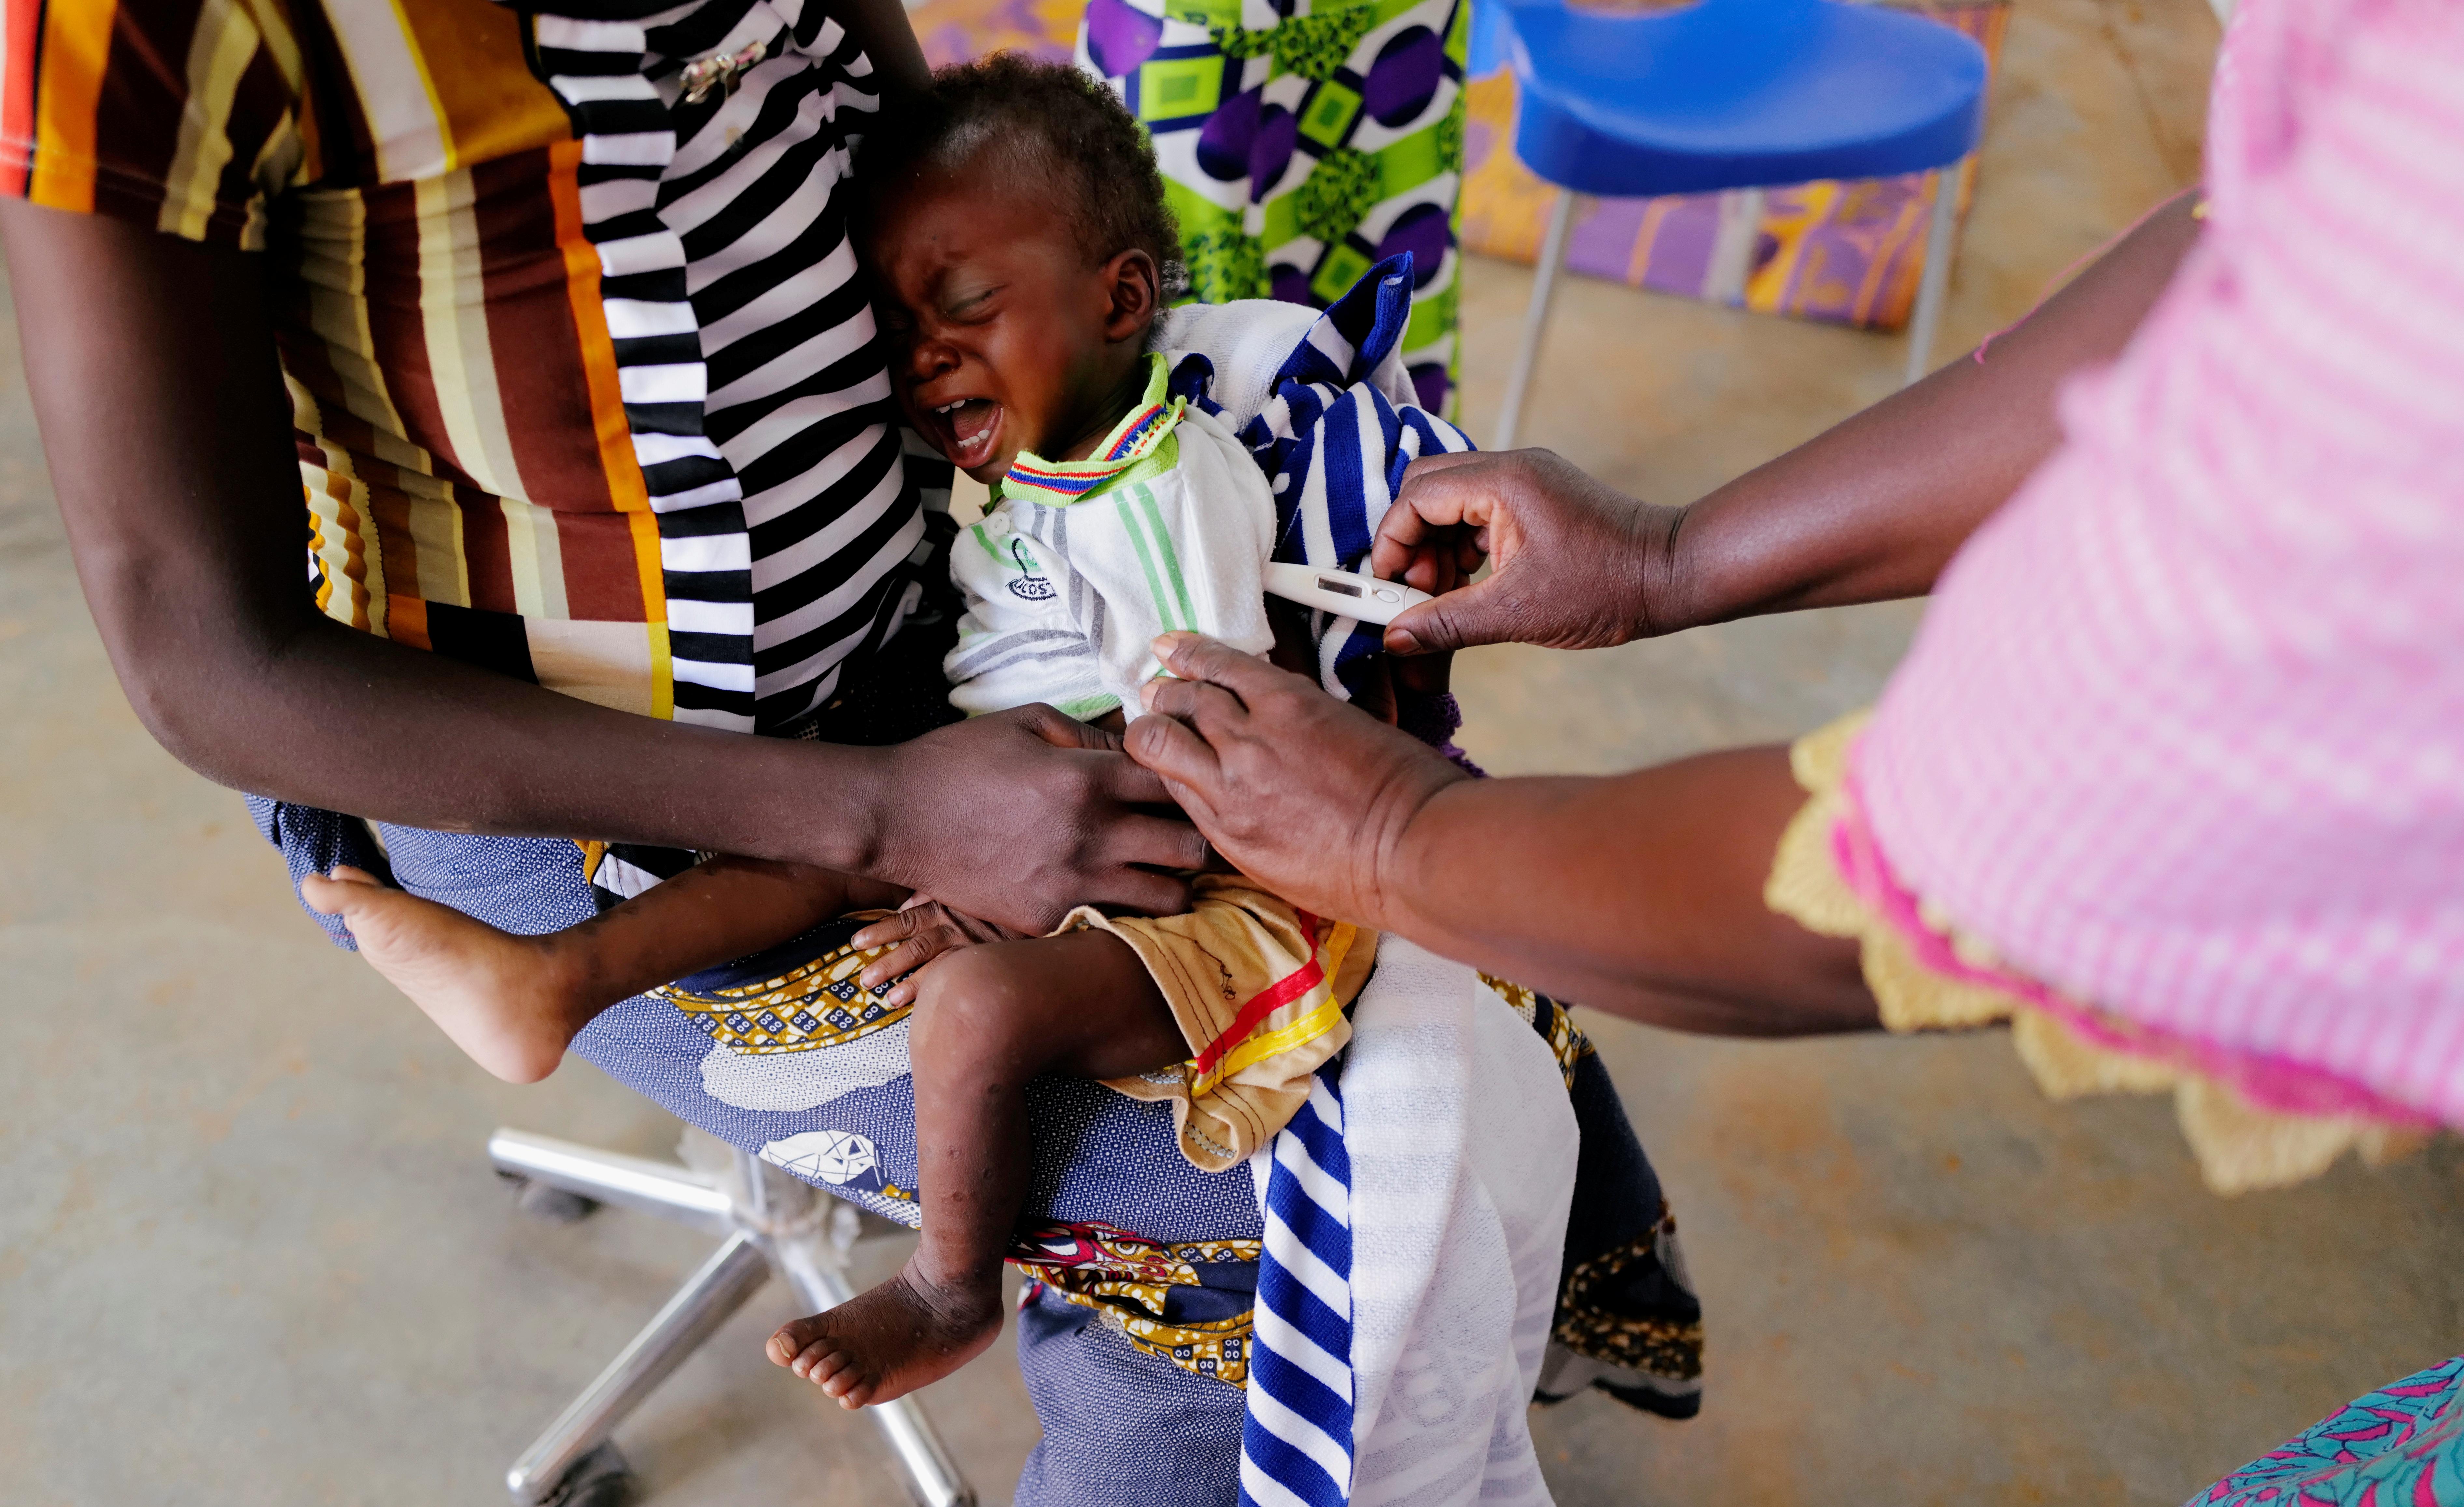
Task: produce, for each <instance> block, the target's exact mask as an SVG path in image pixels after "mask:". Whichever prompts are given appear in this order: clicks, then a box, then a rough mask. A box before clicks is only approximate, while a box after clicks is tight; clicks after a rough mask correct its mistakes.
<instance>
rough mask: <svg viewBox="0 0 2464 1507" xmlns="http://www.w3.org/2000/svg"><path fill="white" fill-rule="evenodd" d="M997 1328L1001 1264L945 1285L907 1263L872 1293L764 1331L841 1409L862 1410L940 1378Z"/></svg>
mask: <svg viewBox="0 0 2464 1507" xmlns="http://www.w3.org/2000/svg"><path fill="white" fill-rule="evenodd" d="M1000 1333H1001V1272H1000V1269H999V1268H995V1269H994V1270H993V1272H992V1273H991V1274H990V1275H988V1276H987V1277H986V1278H984V1279H983V1280H982V1281H980V1282H969V1283H959V1284H955V1285H950V1286H943V1285H939V1284H935V1283H932V1282H928V1281H927V1280H926V1279H924V1278H921V1277H919V1276H918V1275H917V1274H916V1270H915V1263H914V1262H913V1261H910V1262H908V1263H907V1265H906V1267H905V1268H904V1269H902V1270H901V1271H900V1272H899V1274H898V1275H897V1276H896V1277H893V1278H891V1279H890V1280H888V1281H886V1282H884V1283H882V1284H881V1285H880V1286H878V1287H875V1288H873V1289H872V1290H871V1291H869V1292H866V1293H860V1294H858V1295H857V1296H856V1297H854V1298H852V1299H850V1300H847V1301H846V1302H844V1303H841V1304H839V1306H837V1307H836V1308H833V1309H830V1310H829V1311H828V1312H827V1313H818V1314H815V1315H813V1316H812V1317H811V1318H809V1319H799V1320H797V1321H795V1322H793V1323H791V1324H788V1325H786V1326H784V1327H783V1328H781V1330H780V1331H779V1332H778V1333H777V1334H774V1335H772V1336H771V1337H770V1346H769V1354H770V1360H771V1363H772V1364H773V1365H783V1366H786V1367H787V1368H788V1369H790V1370H792V1371H794V1372H795V1373H796V1374H797V1375H798V1376H801V1377H803V1379H804V1380H806V1381H808V1382H811V1383H812V1384H813V1385H814V1386H816V1387H820V1388H821V1389H822V1390H823V1391H825V1392H827V1393H828V1394H829V1395H830V1396H832V1397H835V1398H837V1399H838V1403H839V1406H840V1407H842V1408H862V1407H864V1406H865V1405H867V1404H868V1403H886V1402H889V1401H890V1400H891V1398H894V1397H904V1396H906V1395H907V1394H908V1393H909V1392H912V1391H913V1390H914V1389H915V1388H917V1387H925V1386H929V1385H931V1384H932V1383H934V1382H937V1381H939V1380H940V1379H941V1378H942V1377H944V1376H947V1375H949V1374H950V1373H951V1372H952V1371H955V1370H957V1368H958V1367H959V1366H961V1365H966V1364H967V1363H968V1362H969V1361H972V1360H974V1359H975V1358H976V1357H977V1356H979V1355H981V1354H982V1353H983V1351H984V1347H985V1346H986V1345H989V1344H991V1343H993V1337H994V1336H995V1335H998V1334H1000Z"/></svg>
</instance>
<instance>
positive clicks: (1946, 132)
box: [1472, 0, 1986, 449]
mask: <svg viewBox="0 0 2464 1507" xmlns="http://www.w3.org/2000/svg"><path fill="white" fill-rule="evenodd" d="M1484 12H1485V13H1484ZM1473 14H1474V23H1473V30H1474V36H1473V41H1472V48H1473V52H1474V54H1475V62H1474V66H1475V69H1476V70H1477V68H1478V66H1479V63H1480V62H1482V61H1485V60H1486V59H1485V57H1483V56H1481V55H1484V54H1485V55H1489V56H1493V55H1495V53H1496V52H1497V51H1499V50H1500V49H1501V44H1502V50H1503V51H1504V52H1505V54H1506V55H1507V60H1508V61H1509V62H1510V63H1511V64H1512V66H1513V68H1514V78H1515V84H1516V92H1517V95H1518V97H1519V98H1518V108H1519V112H1520V118H1519V120H1518V123H1517V125H1516V128H1515V133H1514V153H1515V155H1516V156H1517V157H1519V158H1521V159H1522V160H1523V163H1524V165H1526V166H1528V167H1529V168H1530V169H1531V171H1532V172H1533V173H1535V174H1537V175H1538V176H1539V177H1541V178H1542V179H1544V180H1546V181H1547V182H1549V183H1551V184H1554V185H1556V186H1558V187H1559V188H1560V189H1561V190H1563V191H1561V192H1560V193H1559V194H1558V195H1557V203H1556V207H1554V208H1553V209H1552V210H1551V212H1550V216H1549V232H1548V236H1547V238H1546V239H1545V240H1544V241H1543V242H1542V245H1541V251H1540V266H1539V269H1538V276H1537V277H1536V278H1535V279H1534V280H1533V283H1532V288H1531V305H1530V309H1529V312H1528V313H1527V314H1526V316H1525V317H1524V326H1523V344H1522V348H1521V350H1520V352H1519V353H1518V354H1517V356H1516V358H1515V362H1514V375H1513V377H1512V378H1511V379H1510V380H1509V381H1508V382H1507V389H1506V407H1505V412H1504V414H1503V416H1502V417H1501V418H1500V420H1499V422H1498V430H1497V448H1500V449H1507V448H1512V446H1513V444H1514V438H1515V431H1516V429H1517V428H1518V427H1519V426H1520V422H1521V419H1522V414H1523V400H1524V397H1525V395H1526V394H1527V393H1528V392H1529V387H1530V382H1531V369H1532V364H1533V362H1534V361H1535V360H1537V359H1538V356H1539V351H1540V337H1541V333H1542V331H1543V330H1545V329H1546V328H1547V325H1548V321H1549V303H1550V299H1551V295H1552V294H1553V293H1554V292H1555V289H1556V281H1557V272H1558V268H1559V265H1560V264H1561V263H1562V262H1563V261H1564V259H1565V254H1566V232H1567V229H1568V227H1569V226H1570V225H1571V223H1572V221H1573V208H1574V195H1575V194H1576V193H1588V194H1601V195H1618V196H1629V195H1631V196H1641V195H1648V194H1666V193H1706V192H1710V191H1712V190H1715V189H1724V188H1762V187H1769V186H1775V185H1781V184H1797V183H1805V182H1808V181H1810V180H1813V179H1817V178H1881V177H1887V176H1890V175H1892V174H1897V173H1912V172H1924V171H1928V170H1932V171H1938V172H1939V173H1940V175H1941V176H1940V177H1939V178H1938V180H1937V182H1936V185H1935V194H1934V208H1933V224H1932V227H1931V230H1930V233H1929V234H1928V236H1927V238H1926V243H1925V277H1924V280H1923V282H1922V283H1921V285H1920V286H1919V288H1918V291H1917V306H1916V316H1915V318H1914V320H1913V321H1912V326H1911V328H1910V330H1909V336H1908V380H1909V381H1910V382H1914V381H1915V380H1916V379H1917V378H1919V377H1922V376H1924V375H1925V370H1926V365H1927V359H1928V357H1929V356H1930V354H1931V351H1932V346H1933V339H1934V332H1935V327H1936V326H1937V325H1938V324H1939V323H1940V321H1941V318H1942V302H1943V295H1944V294H1945V292H1946V291H1947V288H1948V285H1949V276H1950V247H1951V233H1952V230H1953V229H1954V228H1955V226H1956V224H1957V219H1958V214H1957V201H1958V198H1959V193H1958V181H1957V177H1956V169H1957V167H1958V166H1959V164H1961V163H1962V162H1963V161H1964V160H1965V159H1966V158H1967V157H1968V156H1969V153H1971V152H1973V151H1975V150H1976V142H1977V140H1978V138H1979V137H1981V136H1982V135H1983V134H1984V130H1985V83H1986V63H1985V50H1984V49H1983V48H1981V47H1979V46H1977V45H1976V43H1975V42H1974V41H1973V40H1971V39H1970V38H1969V37H1967V36H1964V35H1962V34H1960V33H1957V32H1954V31H1952V30H1951V29H1950V28H1948V27H1947V26H1943V25H1941V24H1939V23H1937V22H1933V21H1928V20H1926V19H1925V18H1924V17H1922V16H1914V15H1907V14H1903V13H1902V12H1899V11H1890V10H1885V9H1882V8H1881V7H1878V6H1862V5H1848V4H1841V3H1838V0H1702V3H1700V4H1698V5H1695V6H1691V7H1689V8H1687V9H1685V10H1682V11H1656V12H1645V13H1642V14H1609V13H1603V12H1599V11H1575V10H1569V9H1568V8H1567V7H1566V6H1565V5H1564V4H1563V3H1562V0H1478V3H1477V5H1476V7H1475V10H1474V12H1473ZM1738 292H1740V293H1742V290H1738Z"/></svg>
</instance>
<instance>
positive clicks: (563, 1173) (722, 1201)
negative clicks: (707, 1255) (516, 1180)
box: [488, 1130, 736, 1234]
mask: <svg viewBox="0 0 2464 1507" xmlns="http://www.w3.org/2000/svg"><path fill="white" fill-rule="evenodd" d="M488 1160H489V1161H491V1162H494V1163H495V1165H496V1170H497V1171H499V1172H502V1173H505V1174H506V1175H508V1176H511V1177H520V1178H526V1179H528V1180H529V1181H531V1182H534V1183H544V1184H546V1185H547V1186H548V1187H550V1188H561V1189H563V1190H565V1191H566V1192H569V1193H579V1194H581V1195H582V1196H583V1197H584V1198H589V1199H595V1200H597V1201H598V1202H600V1203H603V1204H615V1205H618V1206H619V1207H622V1208H626V1209H638V1210H640V1211H641V1212H644V1213H649V1214H657V1215H659V1216H660V1217H661V1218H665V1219H673V1220H675V1221H677V1222H678V1223H680V1224H688V1225H692V1226H693V1227H695V1228H696V1229H702V1230H708V1231H709V1232H710V1233H711V1234H727V1233H728V1232H729V1231H731V1230H733V1229H735V1228H736V1218H735V1215H734V1213H733V1212H732V1211H733V1209H734V1205H733V1204H731V1203H730V1202H729V1200H728V1196H727V1194H726V1192H725V1191H724V1190H721V1189H719V1188H718V1187H717V1186H716V1185H715V1184H713V1183H712V1182H711V1180H710V1179H709V1178H706V1177H703V1176H702V1175H700V1174H699V1173H697V1172H694V1171H693V1170H692V1169H691V1168H682V1167H678V1166H677V1165H676V1164H674V1163H673V1162H653V1161H651V1160H649V1158H648V1157H640V1156H627V1155H625V1154H624V1153H623V1152H621V1151H602V1150H600V1149H599V1148H598V1147H589V1146H578V1145H576V1144H575V1143H573V1142H571V1141H560V1140H558V1139H557V1138H556V1137H554V1136H547V1135H533V1134H531V1133H530V1132H529V1131H527V1130H499V1131H497V1132H496V1133H495V1135H492V1136H490V1137H488Z"/></svg>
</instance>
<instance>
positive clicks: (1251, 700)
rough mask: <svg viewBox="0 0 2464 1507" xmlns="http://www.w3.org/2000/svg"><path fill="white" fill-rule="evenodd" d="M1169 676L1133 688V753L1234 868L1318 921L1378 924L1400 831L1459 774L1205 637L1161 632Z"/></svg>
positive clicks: (1405, 738) (1158, 649) (1294, 678)
mask: <svg viewBox="0 0 2464 1507" xmlns="http://www.w3.org/2000/svg"><path fill="white" fill-rule="evenodd" d="M1155 656H1156V657H1157V658H1158V659H1160V660H1162V661H1163V663H1164V666H1165V667H1166V668H1168V669H1170V670H1171V671H1172V672H1173V674H1175V675H1176V676H1178V677H1180V678H1179V679H1177V680H1155V681H1150V682H1148V683H1147V685H1146V688H1145V689H1144V691H1143V693H1142V694H1143V699H1144V701H1145V702H1146V708H1147V710H1148V711H1149V712H1150V713H1152V715H1149V716H1144V717H1140V718H1139V719H1138V720H1137V721H1135V722H1133V723H1132V724H1130V732H1129V751H1130V756H1131V757H1133V758H1134V759H1136V760H1137V761H1138V762H1139V763H1140V764H1143V765H1145V766H1146V767H1147V768H1148V769H1150V770H1153V771H1154V772H1155V774H1157V775H1161V776H1162V778H1163V783H1164V784H1165V786H1166V787H1167V788H1169V789H1170V790H1171V792H1172V795H1173V797H1174V798H1175V799H1177V800H1178V801H1179V802H1180V805H1181V809H1182V810H1184V811H1186V812H1188V813H1189V818H1190V819H1191V820H1193V821H1195V822H1197V823H1198V829H1199V831H1200V832H1203V833H1204V834H1205V835H1206V837H1207V840H1208V841H1211V842H1213V843H1214V844H1215V846H1216V848H1217V849H1218V850H1219V851H1221V853H1222V855H1223V856H1224V857H1225V858H1227V859H1229V860H1231V861H1232V863H1234V864H1235V865H1236V866H1237V867H1239V868H1240V870H1241V871H1242V872H1243V873H1244V874H1246V875H1248V876H1249V877H1250V878H1252V879H1254V880H1256V881H1258V882H1259V883H1260V884H1262V885H1265V886H1266V887H1267V888H1269V889H1272V890H1273V891H1275V892H1276V893H1277V894H1279V895H1282V896H1283V897H1284V898H1285V899H1287V900H1289V901H1291V902H1292V903H1293V904H1294V905H1297V906H1303V907H1305V908H1307V909H1309V910H1314V911H1316V912H1318V913H1319V914H1320V915H1330V916H1340V917H1342V918H1343V919H1345V920H1347V921H1355V922H1359V923H1361V924H1363V925H1365V926H1373V927H1381V928H1383V927H1385V926H1387V925H1388V920H1387V904H1386V896H1385V885H1384V879H1383V876H1384V872H1385V867H1386V864H1387V863H1388V862H1389V861H1390V860H1391V858H1392V856H1393V854H1394V852H1395V850H1396V846H1397V843H1398V842H1399V841H1401V839H1402V836H1403V833H1404V830H1405V829H1406V828H1407V827H1409V826H1410V825H1411V822H1412V819H1413V818H1414V817H1415V816H1417V815H1418V814H1419V810H1420V808H1421V807H1422V806H1423V805H1425V804H1426V803H1427V802H1428V799H1429V797H1432V796H1434V795H1436V794H1437V793H1438V792H1439V791H1441V790H1442V789H1444V788H1445V787H1446V786H1448V785H1451V784H1454V783H1456V782H1457V781H1460V780H1463V779H1466V778H1468V777H1469V776H1467V775H1464V774H1463V771H1462V770H1460V769H1457V768H1456V767H1455V766H1454V765H1452V764H1450V763H1448V762H1447V761H1446V760H1444V759H1442V758H1441V757H1439V756H1438V755H1437V754H1436V753H1433V752H1432V751H1431V750H1430V749H1428V748H1427V747H1426V746H1425V745H1423V744H1420V743H1419V742H1416V741H1414V740H1413V738H1412V737H1411V736H1410V735H1409V734H1407V733H1403V732H1397V731H1396V730H1395V729H1393V728H1391V727H1388V726H1387V725H1385V724H1384V723H1382V722H1379V721H1377V720H1375V718H1373V717H1371V716H1370V715H1369V714H1368V713H1366V712H1363V711H1360V710H1355V709H1353V708H1352V707H1347V706H1345V705H1344V704H1343V703H1342V702H1339V701H1337V700H1335V699H1334V698H1333V697H1331V696H1330V695H1328V694H1326V693H1325V692H1324V691H1322V690H1320V689H1318V688H1317V687H1316V686H1315V685H1314V684H1312V683H1311V682H1309V681H1308V680H1305V679H1303V678H1302V677H1300V676H1298V675H1293V674H1288V673H1287V672H1285V671H1283V670H1280V669H1277V668H1275V667H1274V666H1271V665H1268V664H1266V663H1265V662H1264V661H1261V660H1257V659H1253V658H1251V657H1250V656H1249V655H1246V654H1243V653H1242V652H1241V651H1240V650H1238V649H1235V648H1231V647H1229V646H1227V645H1225V644H1219V643H1217V642H1216V641H1215V640H1213V639H1207V638H1200V637H1199V636H1198V635H1196V634H1192V633H1168V634H1165V635H1164V636H1163V637H1162V638H1159V639H1157V640H1155Z"/></svg>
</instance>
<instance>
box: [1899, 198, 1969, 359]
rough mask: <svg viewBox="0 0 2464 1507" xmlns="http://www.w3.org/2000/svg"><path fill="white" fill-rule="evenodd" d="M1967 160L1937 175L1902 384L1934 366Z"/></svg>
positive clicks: (1948, 288) (1947, 292) (1909, 326)
mask: <svg viewBox="0 0 2464 1507" xmlns="http://www.w3.org/2000/svg"><path fill="white" fill-rule="evenodd" d="M1966 165H1967V160H1966V159H1964V158H1963V159H1962V160H1960V161H1959V162H1956V163H1953V164H1950V165H1949V166H1947V167H1943V168H1937V169H1936V170H1935V172H1934V175H1933V183H1934V188H1933V226H1932V228H1931V229H1929V230H1928V231H1927V232H1926V234H1925V275H1924V277H1923V278H1922V279H1921V280H1920V281H1919V282H1918V283H1917V307H1916V312H1915V314H1914V315H1912V316H1911V317H1909V320H1908V369H1907V377H1906V380H1905V381H1903V382H1901V384H1900V385H1902V386H1903V387H1904V386H1911V385H1913V384H1915V383H1916V382H1919V381H1921V380H1923V378H1924V377H1925V373H1927V372H1929V371H1931V370H1933V343H1934V339H1935V337H1936V336H1937V335H1939V334H1940V333H1941V329H1942V306H1943V301H1944V300H1945V299H1946V298H1947V297H1948V296H1949V294H1950V253H1951V245H1952V242H1953V240H1954V239H1955V238H1956V236H1957V234H1958V230H1959V184H1960V177H1961V174H1962V171H1963V169H1964V168H1965V167H1966Z"/></svg>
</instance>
